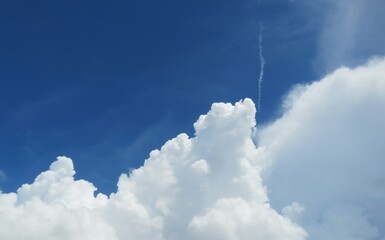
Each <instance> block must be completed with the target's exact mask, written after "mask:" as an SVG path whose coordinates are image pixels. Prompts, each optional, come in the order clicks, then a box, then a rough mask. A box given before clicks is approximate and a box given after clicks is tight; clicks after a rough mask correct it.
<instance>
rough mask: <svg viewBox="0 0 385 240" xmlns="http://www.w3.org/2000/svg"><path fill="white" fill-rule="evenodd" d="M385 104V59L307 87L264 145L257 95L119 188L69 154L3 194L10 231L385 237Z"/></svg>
mask: <svg viewBox="0 0 385 240" xmlns="http://www.w3.org/2000/svg"><path fill="white" fill-rule="evenodd" d="M384 103H385V60H383V59H378V60H374V61H371V62H370V63H368V64H367V65H365V66H361V67H359V68H356V69H347V68H342V69H339V70H337V71H336V72H334V73H332V74H330V75H328V76H326V77H325V78H324V79H322V80H320V81H318V82H315V83H312V84H310V85H305V86H298V87H296V88H295V89H294V90H293V91H291V93H290V94H289V95H288V97H287V98H286V100H285V102H284V104H283V115H282V117H281V118H279V119H277V120H276V121H274V122H272V123H271V124H269V125H267V126H264V127H262V128H261V129H259V130H258V133H257V135H256V137H257V140H256V142H257V143H258V147H256V146H255V145H254V143H253V140H255V139H252V137H251V136H252V135H253V134H252V133H253V129H254V128H255V106H254V104H253V102H252V101H251V100H250V99H245V100H244V101H240V102H238V103H236V104H235V105H231V104H224V103H215V104H213V105H212V108H211V110H210V111H209V112H208V114H207V115H202V116H200V117H199V119H198V121H197V122H196V123H195V124H194V127H195V130H196V134H195V137H192V138H190V137H188V136H187V135H186V134H180V135H179V136H177V137H176V138H174V139H172V140H169V141H168V142H166V143H165V144H164V146H163V147H162V148H161V149H160V150H154V151H152V152H151V153H150V157H149V158H148V159H147V160H146V161H145V163H144V165H143V166H142V167H140V168H138V169H135V170H133V171H132V172H130V173H129V174H122V175H121V176H120V179H119V181H118V183H117V185H118V190H117V192H116V193H112V194H111V195H109V196H106V195H104V194H98V195H96V196H95V195H94V193H95V190H96V188H95V187H94V186H93V184H92V183H90V182H88V181H86V180H75V179H74V175H75V170H74V166H73V162H72V160H71V159H69V158H66V157H58V159H57V160H56V161H55V162H53V163H52V164H51V166H50V168H49V170H47V171H45V172H42V173H41V174H39V175H38V176H37V177H36V179H35V181H34V182H33V183H32V184H24V185H22V186H21V187H20V188H19V189H18V190H17V192H15V193H1V194H0V216H1V218H0V239H12V240H22V239H28V240H34V239H39V240H41V239H56V240H60V239H75V240H76V239H79V240H80V239H92V240H98V239H111V240H122V239H153V240H157V239H159V240H162V239H164V240H173V239H187V240H189V239H191V240H192V239H210V240H213V239H221V240H223V239H224V240H241V239H242V240H247V239H272V240H273V239H279V240H280V239H285V240H304V239H310V240H321V239H322V240H323V239H330V240H337V239H338V240H348V239H349V240H351V239H356V240H376V239H381V237H382V239H383V238H384V232H383V230H382V229H385V225H384V223H385V218H384V214H383V213H384V212H385V206H384V205H385V204H384V202H385V191H384V190H385V185H384V182H385V179H384V170H383V169H385V166H384V165H385V164H384V160H383V159H384V158H383V156H385V149H384V147H383V139H385V127H384V122H385V104H384ZM262 179H263V181H262Z"/></svg>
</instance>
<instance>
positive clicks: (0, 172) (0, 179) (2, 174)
mask: <svg viewBox="0 0 385 240" xmlns="http://www.w3.org/2000/svg"><path fill="white" fill-rule="evenodd" d="M6 179H7V174H5V172H4V171H3V170H0V182H3V181H5V180H6Z"/></svg>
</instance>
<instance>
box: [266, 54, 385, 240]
mask: <svg viewBox="0 0 385 240" xmlns="http://www.w3.org/2000/svg"><path fill="white" fill-rule="evenodd" d="M284 106H285V109H284V113H283V116H282V117H281V118H280V119H278V120H277V121H275V122H273V123H272V124H270V125H269V126H266V127H264V128H263V129H260V131H259V145H260V148H262V149H264V152H265V159H266V161H267V162H269V163H270V166H269V167H266V168H264V172H263V179H264V182H265V184H267V186H268V189H269V197H270V200H271V203H272V205H273V207H275V208H276V209H282V208H283V209H284V210H283V213H285V214H287V212H288V211H289V214H288V215H289V216H290V215H291V212H292V208H287V207H285V206H286V204H287V202H298V204H300V205H301V206H302V208H303V209H304V210H303V211H300V212H301V213H300V214H299V216H298V214H296V217H295V218H296V219H298V220H299V223H300V224H301V226H303V227H304V228H305V229H306V230H307V232H308V233H309V236H310V237H309V239H379V236H383V235H384V233H385V232H384V230H383V229H385V217H384V214H383V213H384V212H385V204H384V203H385V184H384V183H385V177H384V176H385V172H384V169H385V161H384V160H385V159H384V156H385V148H384V139H385V125H384V123H385V61H384V60H383V59H377V60H372V61H371V62H369V63H368V64H367V65H365V66H361V67H358V68H356V69H353V70H352V69H348V68H341V69H338V70H337V71H335V72H334V73H332V74H330V75H328V76H326V77H325V78H324V79H322V80H321V81H318V82H315V83H312V84H310V85H307V86H300V87H297V88H296V89H295V90H293V91H292V92H291V94H289V96H288V97H287V98H286V101H285V104H284Z"/></svg>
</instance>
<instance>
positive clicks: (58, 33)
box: [0, 0, 330, 193]
mask: <svg viewBox="0 0 385 240" xmlns="http://www.w3.org/2000/svg"><path fill="white" fill-rule="evenodd" d="M324 2H327V1H324ZM327 7H328V6H326V5H325V4H324V6H322V9H325V8H327ZM318 13H319V8H318V7H314V6H311V5H309V4H306V3H305V2H304V1H289V0H269V1H267V0H266V1H248V0H245V1H237V0H221V1H210V0H195V1H180V0H166V1H160V0H152V1H150V0H140V1H95V0H94V1H68V0H67V1H45V0H42V1H15V0H0V34H1V35H0V84H1V86H0V98H1V99H0V142H1V144H0V169H2V170H3V171H4V172H5V173H6V174H7V179H6V180H5V181H3V182H1V183H0V189H2V190H3V191H5V192H7V191H15V190H16V189H17V187H18V186H20V184H22V183H24V182H31V181H32V180H33V178H34V177H35V176H36V175H37V174H38V173H40V172H41V171H43V170H45V169H47V168H48V166H49V164H50V163H51V162H52V161H54V160H55V158H56V156H58V155H65V156H68V157H71V158H72V159H73V160H74V163H75V168H76V170H77V178H85V179H87V180H89V181H91V182H93V183H94V184H95V185H96V186H97V187H98V188H99V190H100V191H103V192H105V193H109V192H111V191H114V190H115V184H116V182H117V179H118V177H119V174H120V173H122V172H127V171H128V169H129V168H132V167H138V166H140V165H141V164H142V163H143V160H144V159H145V158H147V156H148V153H149V152H150V150H152V149H155V148H159V147H161V146H162V144H163V143H164V142H165V141H166V140H168V139H170V138H172V137H174V136H176V135H177V134H178V133H181V132H187V133H188V134H189V135H193V128H192V124H193V123H194V121H195V120H196V119H197V118H198V117H199V115H200V114H204V113H205V112H207V110H208V109H209V108H210V105H211V104H212V102H217V101H224V102H235V101H238V100H240V99H243V98H245V97H250V98H252V99H254V100H255V101H256V99H257V94H258V90H257V86H258V83H257V79H258V75H259V59H258V32H259V24H258V22H259V21H262V23H263V25H264V31H263V48H264V56H265V59H266V68H265V78H264V83H263V96H262V109H261V111H260V113H259V114H258V117H257V120H258V122H261V123H263V122H266V121H268V120H270V119H273V118H275V117H276V116H277V114H279V113H278V110H277V109H278V106H279V103H280V100H281V97H282V96H283V95H284V94H285V93H286V92H287V91H288V90H289V89H290V87H291V86H292V85H293V84H294V83H302V82H308V81H312V80H315V79H317V78H319V77H320V76H322V75H323V74H325V71H326V67H330V66H326V64H325V68H322V67H320V68H318V67H315V64H317V63H318V62H319V61H320V57H319V48H320V37H322V27H320V26H323V25H322V23H323V22H325V20H324V18H322V17H320V16H321V14H319V15H318ZM321 42H322V41H321ZM317 61H318V62H317Z"/></svg>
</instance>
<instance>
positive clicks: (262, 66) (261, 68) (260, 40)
mask: <svg viewBox="0 0 385 240" xmlns="http://www.w3.org/2000/svg"><path fill="white" fill-rule="evenodd" d="M262 34H263V24H262V21H260V22H259V36H258V50H259V78H258V102H257V110H258V111H260V110H261V103H262V83H263V76H264V72H265V64H266V62H265V58H264V57H263V45H262V44H263V36H262Z"/></svg>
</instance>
